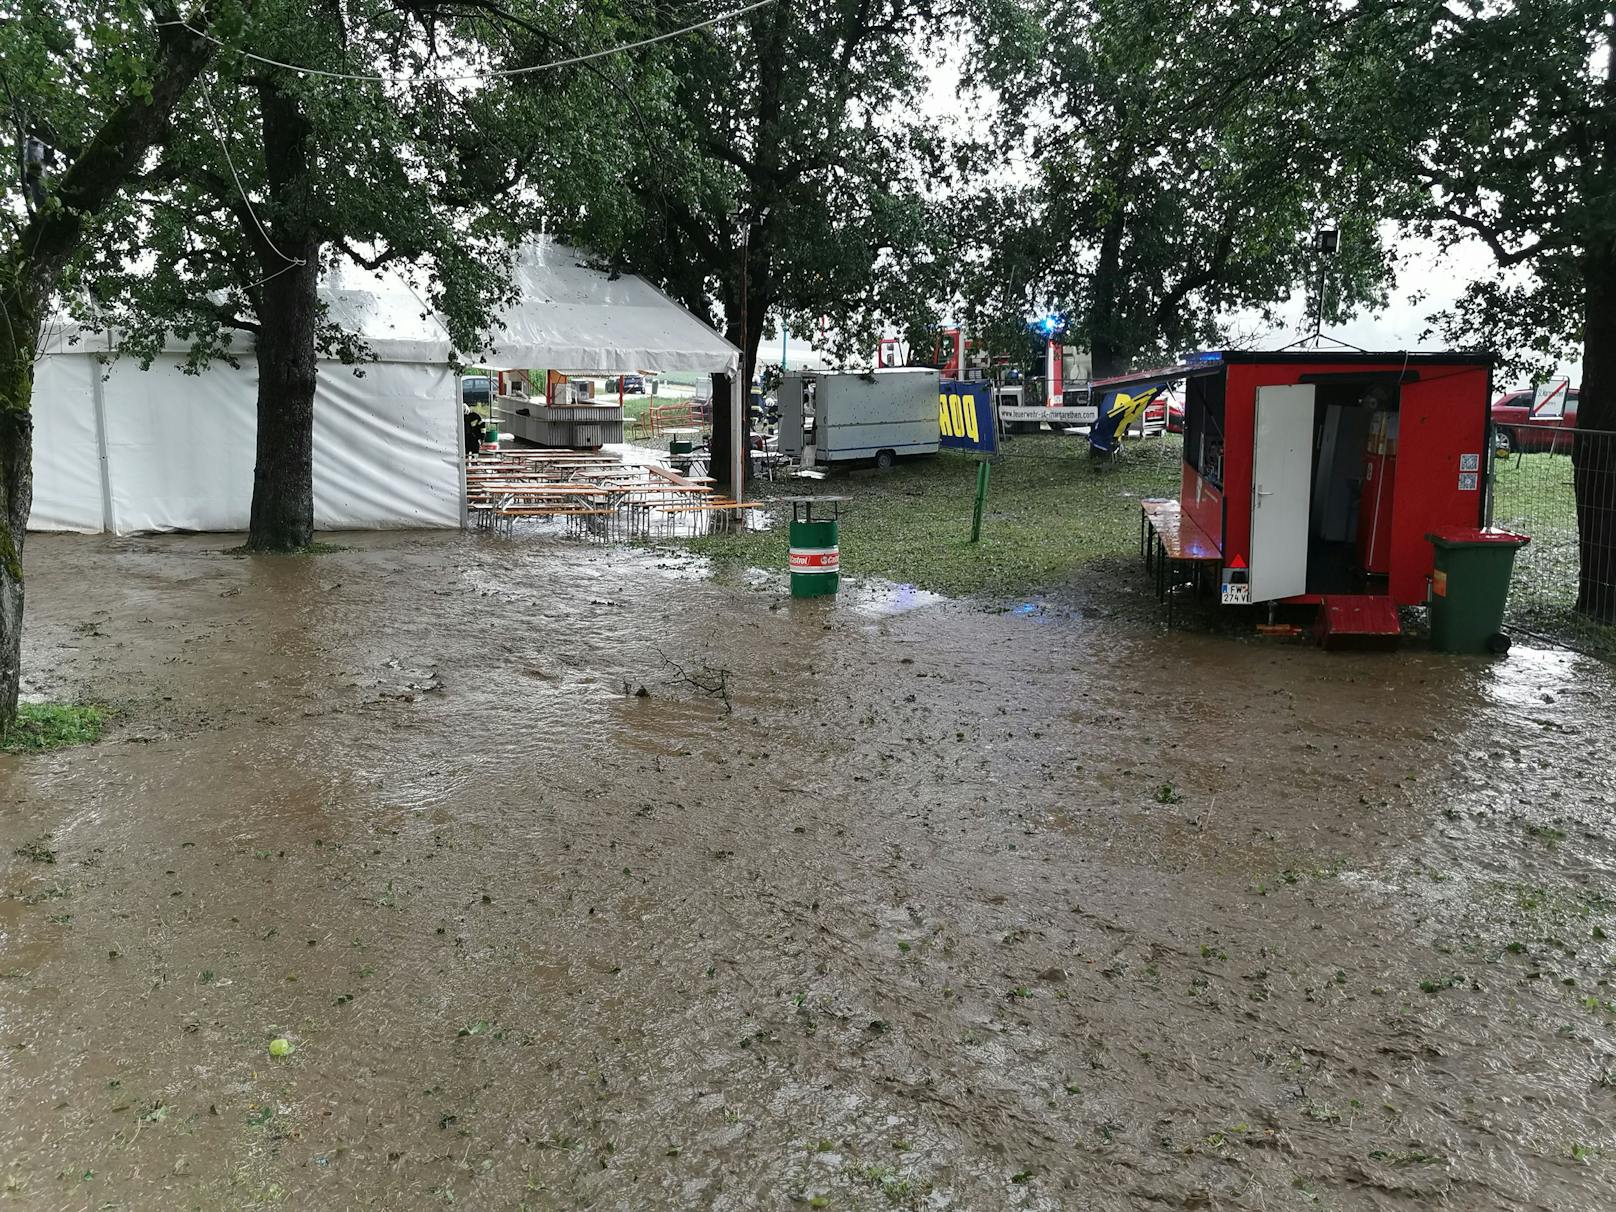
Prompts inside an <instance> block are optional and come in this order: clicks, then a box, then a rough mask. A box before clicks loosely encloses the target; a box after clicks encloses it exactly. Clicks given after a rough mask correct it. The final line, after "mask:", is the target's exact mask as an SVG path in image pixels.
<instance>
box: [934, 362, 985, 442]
mask: <svg viewBox="0 0 1616 1212" xmlns="http://www.w3.org/2000/svg"><path fill="white" fill-rule="evenodd" d="M937 434H938V441H939V443H940V444H941V445H942V446H943V447H944V448H945V449H948V450H974V451H975V452H976V453H978V454H997V453H998V451H999V427H998V425H997V424H996V423H995V420H994V416H993V389H992V388H991V387H990V386H989V385H988V384H986V383H959V382H955V381H953V380H950V379H945V380H943V381H942V382H941V383H939V384H938V390H937Z"/></svg>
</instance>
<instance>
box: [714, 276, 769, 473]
mask: <svg viewBox="0 0 1616 1212" xmlns="http://www.w3.org/2000/svg"><path fill="white" fill-rule="evenodd" d="M765 312H766V309H765V308H764V307H763V306H762V300H761V297H760V296H759V295H758V294H757V293H756V292H753V294H752V297H751V299H750V300H749V303H748V307H747V317H746V331H745V334H744V336H743V334H742V332H741V326H740V325H739V324H736V323H733V322H731V323H730V324H728V325H727V326H726V327H725V329H724V337H725V339H726V340H728V341H729V342H730V343H731V344H734V345H738V346H740V347H741V352H742V353H743V354H744V355H745V371H744V374H743V376H742V379H741V384H742V387H741V440H742V441H743V442H750V441H751V440H752V425H753V423H754V421H755V420H756V418H755V417H754V416H753V412H752V390H751V384H752V376H753V375H755V374H756V373H757V364H758V347H759V346H760V345H761V344H762V343H763V320H764V315H765ZM729 383H730V380H729V376H728V375H714V376H713V437H712V441H711V443H709V445H708V449H709V450H710V451H711V452H712V466H711V467H710V468H709V469H708V474H709V475H711V476H712V477H713V478H714V479H715V480H716V481H718V486H719V487H721V488H724V489H726V490H728V489H731V488H733V489H734V499H735V500H737V501H739V500H741V498H742V494H743V493H745V491H746V485H745V483H744V482H743V483H742V484H740V485H739V486H736V485H733V484H731V483H730V478H731V477H730V465H731V463H732V462H733V459H732V457H731V453H730V452H731V450H732V449H733V447H731V445H730V434H729V420H730V412H729V409H730V405H729V400H730V385H729ZM751 474H752V456H751V455H750V453H749V454H747V456H746V457H745V458H743V459H742V460H741V475H742V477H743V479H744V477H746V476H749V475H751Z"/></svg>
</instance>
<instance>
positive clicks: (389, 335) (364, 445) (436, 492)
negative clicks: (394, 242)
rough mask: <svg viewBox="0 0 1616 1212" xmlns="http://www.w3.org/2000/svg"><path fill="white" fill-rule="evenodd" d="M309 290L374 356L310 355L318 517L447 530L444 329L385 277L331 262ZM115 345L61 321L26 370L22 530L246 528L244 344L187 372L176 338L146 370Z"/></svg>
mask: <svg viewBox="0 0 1616 1212" xmlns="http://www.w3.org/2000/svg"><path fill="white" fill-rule="evenodd" d="M320 298H321V301H322V302H323V303H324V304H325V306H326V315H327V318H328V319H329V320H331V321H333V322H335V323H337V324H339V325H341V326H342V327H343V328H344V329H345V330H346V331H348V332H350V333H354V334H357V335H358V336H359V337H361V338H362V339H363V340H364V342H365V344H366V346H368V348H369V350H370V353H371V355H372V356H373V357H374V359H375V360H374V361H368V362H365V363H363V364H361V365H359V366H345V365H343V364H342V363H341V362H337V361H330V360H325V359H322V360H321V362H320V364H319V379H318V383H317V387H316V390H315V400H314V520H315V525H316V526H317V527H319V528H320V529H322V530H345V529H346V530H354V529H364V530H368V529H389V528H401V527H439V526H458V525H459V524H460V521H461V518H462V498H463V494H462V489H461V449H460V448H461V441H462V432H463V428H462V425H461V420H460V405H459V399H458V396H459V391H458V384H459V380H458V377H457V376H456V374H455V372H454V370H453V368H452V367H451V365H450V363H449V358H450V356H451V348H450V342H449V336H448V333H447V331H446V330H445V329H444V327H443V325H442V323H441V322H440V321H439V320H438V318H437V317H436V316H434V315H432V314H431V311H430V309H429V308H427V307H426V306H425V305H424V304H423V303H422V302H421V300H420V298H419V297H418V296H417V295H416V293H415V292H414V290H412V289H411V288H410V286H409V284H408V283H407V282H405V281H404V280H403V279H401V278H399V277H397V276H394V275H389V274H381V275H376V274H370V273H363V272H359V271H355V270H351V269H349V270H336V271H333V272H331V273H329V274H327V275H326V276H325V278H324V279H323V280H322V281H321V284H320ZM115 344H116V336H115V335H114V334H111V333H107V332H92V331H89V330H86V329H84V328H81V327H80V326H78V325H75V324H72V323H65V324H62V325H60V326H57V327H54V328H53V330H52V332H51V333H50V334H49V335H48V339H47V341H46V343H45V346H44V351H43V354H42V356H41V358H40V359H39V361H38V363H37V364H36V365H35V367H34V394H33V414H34V426H35V435H34V507H33V512H32V514H30V516H29V520H28V527H29V529H30V530H68V531H81V532H87V533H94V532H100V531H109V532H112V533H115V534H135V533H140V532H143V531H167V530H203V531H211V530H224V531H229V530H245V529H246V528H247V521H248V518H249V516H250V512H251V506H252V482H253V467H254V465H255V462H256V455H257V436H258V407H257V404H258V363H257V359H256V358H255V357H254V356H253V354H252V351H251V343H250V340H249V339H248V338H247V337H246V335H245V334H242V335H241V336H240V337H239V338H238V342H237V348H238V349H239V350H240V353H239V354H238V355H237V357H236V361H237V362H238V363H239V365H237V366H231V365H229V364H228V363H227V362H224V361H216V362H214V363H213V365H212V366H210V367H209V368H208V369H206V370H203V371H201V372H200V373H197V374H186V373H185V360H186V359H185V353H186V345H185V343H184V342H182V341H179V340H171V341H170V342H169V344H168V346H167V347H166V348H165V350H164V352H163V353H161V354H159V355H158V357H157V358H156V359H155V360H154V361H153V362H152V364H151V368H150V369H149V370H142V369H141V367H140V363H139V361H138V360H137V359H135V358H130V357H124V358H111V357H110V354H109V351H110V350H112V349H113V348H114V347H115ZM104 359H105V360H104ZM356 372H357V373H356Z"/></svg>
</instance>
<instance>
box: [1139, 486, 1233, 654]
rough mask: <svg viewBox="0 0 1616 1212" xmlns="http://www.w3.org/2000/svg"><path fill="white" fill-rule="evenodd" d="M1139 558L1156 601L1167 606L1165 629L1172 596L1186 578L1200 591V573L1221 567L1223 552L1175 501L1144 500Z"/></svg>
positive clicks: (1168, 621) (1140, 522)
mask: <svg viewBox="0 0 1616 1212" xmlns="http://www.w3.org/2000/svg"><path fill="white" fill-rule="evenodd" d="M1139 554H1140V555H1141V556H1143V557H1144V561H1145V569H1146V571H1148V572H1153V573H1155V575H1156V600H1157V601H1163V600H1165V601H1166V603H1167V626H1168V628H1169V630H1170V629H1171V628H1172V626H1173V593H1172V591H1173V590H1174V589H1175V588H1177V587H1178V585H1179V584H1181V583H1183V578H1184V576H1185V574H1189V583H1190V584H1192V585H1194V586H1195V588H1196V590H1197V591H1199V590H1200V587H1201V570H1202V569H1203V568H1205V567H1206V566H1207V565H1208V564H1211V565H1214V566H1216V565H1220V564H1222V562H1223V552H1222V551H1221V550H1220V549H1219V547H1218V545H1217V544H1216V543H1215V542H1213V541H1212V536H1211V535H1209V534H1207V533H1206V531H1204V530H1202V529H1201V528H1200V527H1199V526H1197V525H1196V524H1195V522H1194V520H1193V519H1191V518H1186V517H1185V516H1184V511H1183V509H1182V508H1181V507H1180V505H1179V503H1178V502H1177V501H1164V500H1156V499H1151V498H1147V499H1146V500H1143V501H1140V502H1139Z"/></svg>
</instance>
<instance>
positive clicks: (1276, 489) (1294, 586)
mask: <svg viewBox="0 0 1616 1212" xmlns="http://www.w3.org/2000/svg"><path fill="white" fill-rule="evenodd" d="M1313 390H1314V389H1313V387H1312V386H1311V385H1306V386H1301V387H1259V388H1258V389H1257V410H1256V426H1255V431H1254V436H1253V439H1252V452H1251V550H1250V551H1249V552H1247V553H1246V562H1247V563H1248V564H1249V565H1250V567H1251V574H1250V577H1251V597H1250V600H1251V601H1253V602H1271V601H1274V600H1276V599H1278V598H1288V597H1293V596H1295V595H1296V594H1300V593H1306V592H1307V535H1308V515H1309V509H1310V505H1311V497H1312V488H1313Z"/></svg>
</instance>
